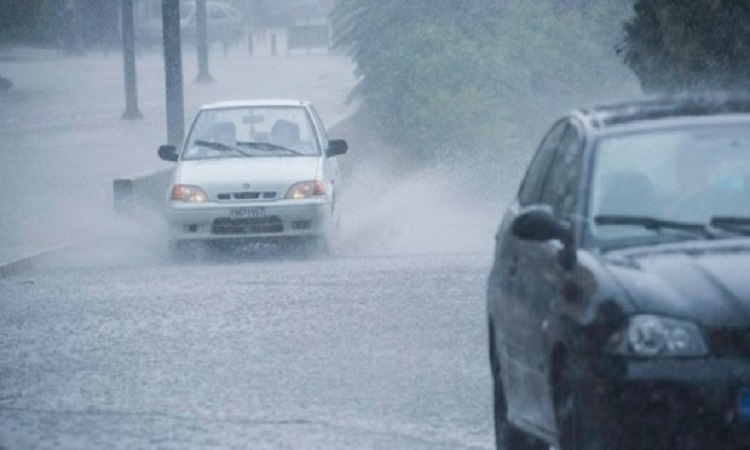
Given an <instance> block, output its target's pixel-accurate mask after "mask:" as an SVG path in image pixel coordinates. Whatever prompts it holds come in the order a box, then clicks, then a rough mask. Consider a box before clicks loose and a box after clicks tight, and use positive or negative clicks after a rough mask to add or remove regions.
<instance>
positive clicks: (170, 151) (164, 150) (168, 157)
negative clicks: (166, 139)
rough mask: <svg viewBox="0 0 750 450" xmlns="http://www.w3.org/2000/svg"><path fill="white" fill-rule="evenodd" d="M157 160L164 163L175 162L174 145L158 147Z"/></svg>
mask: <svg viewBox="0 0 750 450" xmlns="http://www.w3.org/2000/svg"><path fill="white" fill-rule="evenodd" d="M159 158H161V159H163V160H164V161H177V159H178V155H177V147H175V146H174V145H162V146H161V147H159Z"/></svg>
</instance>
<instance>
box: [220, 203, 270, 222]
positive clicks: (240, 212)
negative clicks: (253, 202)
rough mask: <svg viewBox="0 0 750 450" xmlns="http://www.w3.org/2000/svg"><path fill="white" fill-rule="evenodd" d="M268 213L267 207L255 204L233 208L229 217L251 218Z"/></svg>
mask: <svg viewBox="0 0 750 450" xmlns="http://www.w3.org/2000/svg"><path fill="white" fill-rule="evenodd" d="M265 215H266V208H264V207H263V206H255V207H252V208H232V209H230V210H229V217H230V218H232V219H251V218H253V217H263V216H265Z"/></svg>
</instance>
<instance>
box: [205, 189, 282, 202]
mask: <svg viewBox="0 0 750 450" xmlns="http://www.w3.org/2000/svg"><path fill="white" fill-rule="evenodd" d="M276 195H277V194H276V192H274V191H245V192H222V193H221V194H217V195H216V198H217V199H218V200H219V201H220V202H231V201H248V200H274V199H276Z"/></svg>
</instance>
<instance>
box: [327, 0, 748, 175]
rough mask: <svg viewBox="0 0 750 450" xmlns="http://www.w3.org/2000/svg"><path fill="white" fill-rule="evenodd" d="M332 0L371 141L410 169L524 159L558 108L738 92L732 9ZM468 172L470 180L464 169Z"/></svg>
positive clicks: (743, 28) (714, 3)
mask: <svg viewBox="0 0 750 450" xmlns="http://www.w3.org/2000/svg"><path fill="white" fill-rule="evenodd" d="M460 3H461V5H460V7H458V6H457V2H456V1H454V0H411V1H409V2H408V5H407V4H405V3H404V2H403V0H339V2H338V3H337V7H336V9H335V11H334V14H333V19H334V26H335V30H336V42H337V45H339V46H340V47H341V48H343V49H346V50H348V51H349V52H350V53H351V55H352V56H353V58H354V61H355V63H356V64H357V71H358V72H357V74H358V76H359V77H360V78H359V86H358V88H357V89H356V90H355V92H354V93H353V94H352V95H353V96H356V97H359V98H360V99H361V100H362V103H363V104H364V106H365V107H366V108H367V109H368V110H369V114H370V115H371V116H372V117H373V118H374V119H375V123H377V124H378V127H379V131H380V133H381V135H382V136H383V137H384V138H385V139H386V140H387V142H389V143H390V144H391V145H394V146H397V147H398V148H399V149H400V151H401V152H403V153H405V154H407V155H409V156H411V158H410V160H411V161H412V162H413V163H414V164H415V165H416V166H417V167H422V166H431V165H434V164H442V163H446V162H449V163H450V164H451V166H452V167H453V166H454V165H455V164H456V161H455V160H458V163H457V164H459V165H460V164H461V162H460V161H467V160H470V164H471V165H472V166H473V167H474V170H479V171H480V172H481V171H482V170H485V171H488V172H490V173H489V174H488V176H490V177H491V176H492V173H493V172H494V171H496V170H497V169H498V166H502V165H504V164H506V163H507V161H508V159H514V158H515V159H516V160H524V159H525V158H528V156H529V155H530V153H531V151H532V150H533V147H534V145H536V143H537V142H538V141H539V139H540V138H541V133H543V130H545V129H547V128H548V126H549V125H550V121H551V120H553V118H554V117H556V116H558V115H559V114H560V113H563V112H565V111H566V110H568V109H571V108H574V107H579V106H586V105H590V104H592V103H601V102H608V101H613V100H621V99H626V98H629V97H633V96H636V95H639V94H640V93H641V88H642V89H643V91H645V92H647V93H654V92H673V91H684V90H690V89H696V88H700V89H706V88H711V89H717V88H720V89H727V88H731V89H739V88H746V87H747V81H748V76H749V75H748V74H750V67H748V66H749V65H750V28H748V27H747V23H750V6H748V5H746V4H745V3H744V2H734V1H729V0H695V1H690V2H685V1H681V0H535V1H533V2H531V1H528V0H506V1H502V2H498V1H497V0H466V1H462V2H460ZM474 173H476V172H474Z"/></svg>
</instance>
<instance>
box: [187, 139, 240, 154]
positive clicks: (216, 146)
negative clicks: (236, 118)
mask: <svg viewBox="0 0 750 450" xmlns="http://www.w3.org/2000/svg"><path fill="white" fill-rule="evenodd" d="M193 144H195V145H197V146H199V147H207V148H210V149H213V150H218V151H220V152H237V153H239V154H241V155H244V156H247V157H252V156H253V155H251V154H249V153H245V152H244V151H243V150H242V149H241V148H237V147H235V146H233V145H227V144H224V143H222V142H212V141H204V140H202V139H196V140H194V141H193Z"/></svg>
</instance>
